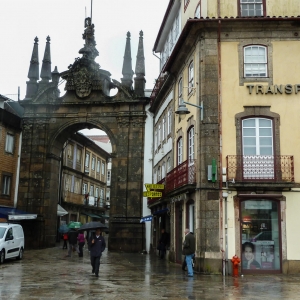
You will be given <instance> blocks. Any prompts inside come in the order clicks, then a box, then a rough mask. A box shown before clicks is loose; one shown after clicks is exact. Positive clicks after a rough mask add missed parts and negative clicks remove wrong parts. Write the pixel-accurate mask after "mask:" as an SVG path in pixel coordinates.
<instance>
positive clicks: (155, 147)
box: [154, 128, 157, 150]
mask: <svg viewBox="0 0 300 300" xmlns="http://www.w3.org/2000/svg"><path fill="white" fill-rule="evenodd" d="M156 149H157V128H156V129H155V131H154V150H156Z"/></svg>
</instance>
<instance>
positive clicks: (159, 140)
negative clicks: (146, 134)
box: [157, 123, 161, 145]
mask: <svg viewBox="0 0 300 300" xmlns="http://www.w3.org/2000/svg"><path fill="white" fill-rule="evenodd" d="M160 143H161V125H160V123H159V124H158V140H157V144H158V145H160Z"/></svg>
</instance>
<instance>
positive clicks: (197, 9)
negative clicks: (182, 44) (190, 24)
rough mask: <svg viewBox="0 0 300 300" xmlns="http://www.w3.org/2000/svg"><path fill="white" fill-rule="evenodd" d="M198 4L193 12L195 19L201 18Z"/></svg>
mask: <svg viewBox="0 0 300 300" xmlns="http://www.w3.org/2000/svg"><path fill="white" fill-rule="evenodd" d="M200 8H201V7H200V3H199V4H198V5H197V7H196V10H195V18H198V19H199V18H200V17H201V10H200Z"/></svg>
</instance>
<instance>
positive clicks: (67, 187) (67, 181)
mask: <svg viewBox="0 0 300 300" xmlns="http://www.w3.org/2000/svg"><path fill="white" fill-rule="evenodd" d="M65 190H66V191H68V192H70V191H71V176H70V175H67V174H66V177H65Z"/></svg>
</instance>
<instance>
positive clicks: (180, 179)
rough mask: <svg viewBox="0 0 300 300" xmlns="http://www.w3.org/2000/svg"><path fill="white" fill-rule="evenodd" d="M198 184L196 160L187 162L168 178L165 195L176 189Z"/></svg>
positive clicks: (173, 171)
mask: <svg viewBox="0 0 300 300" xmlns="http://www.w3.org/2000/svg"><path fill="white" fill-rule="evenodd" d="M195 183H196V160H195V159H193V160H186V161H184V162H183V163H182V164H180V165H179V166H177V167H176V168H174V169H173V170H172V171H170V172H169V173H168V174H167V176H166V187H165V193H170V192H172V191H174V190H175V189H177V188H179V187H181V186H184V185H187V184H195Z"/></svg>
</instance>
